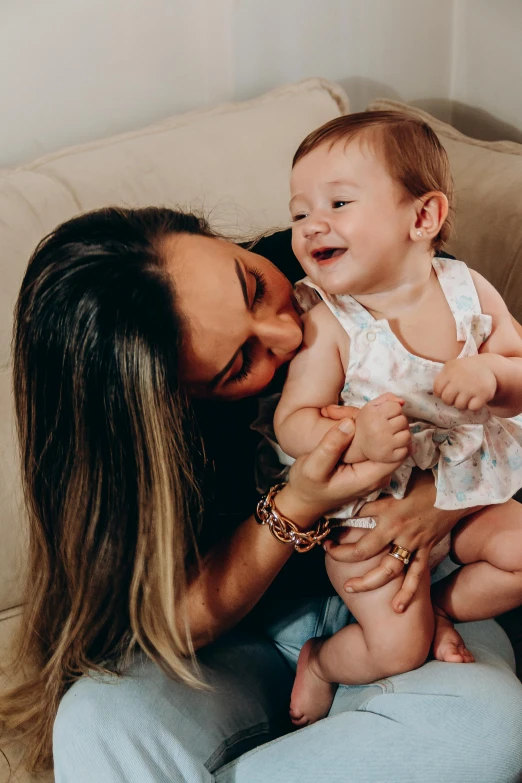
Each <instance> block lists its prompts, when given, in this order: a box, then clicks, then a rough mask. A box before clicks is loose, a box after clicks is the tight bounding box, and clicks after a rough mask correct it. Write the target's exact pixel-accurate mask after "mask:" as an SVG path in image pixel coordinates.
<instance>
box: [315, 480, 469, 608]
mask: <svg viewBox="0 0 522 783" xmlns="http://www.w3.org/2000/svg"><path fill="white" fill-rule="evenodd" d="M435 494H436V491H435V485H434V483H433V476H432V475H431V473H428V472H427V471H419V470H414V471H413V473H412V476H411V480H410V486H409V489H408V494H407V495H406V496H405V497H404V498H403V499H402V500H395V498H392V497H389V496H387V497H382V498H379V499H378V500H374V501H373V502H371V503H367V504H366V505H365V506H363V508H362V509H361V511H360V512H359V514H360V516H365V517H373V519H375V521H376V522H377V526H376V527H375V528H373V530H369V531H368V532H367V533H365V534H364V535H363V536H361V538H360V539H359V540H358V541H357V542H356V543H354V544H335V542H333V541H330V540H329V541H327V542H326V543H325V547H324V548H325V550H326V552H327V553H328V555H329V556H330V557H332V558H333V559H334V560H340V561H341V562H345V563H357V562H360V561H362V560H368V559H369V558H370V557H374V556H375V555H377V554H378V553H379V552H382V551H383V550H386V554H385V555H384V556H383V558H382V561H381V563H380V565H379V566H377V568H374V569H372V570H371V571H369V572H368V573H367V574H365V575H364V576H362V577H356V578H353V579H350V580H348V582H347V583H346V584H345V589H346V588H347V587H349V588H350V590H349V592H354V593H360V592H365V591H367V590H374V589H375V588H377V587H381V586H382V585H385V584H387V583H388V582H390V581H391V580H392V579H394V578H395V577H397V576H398V575H399V574H400V572H401V571H402V570H403V569H404V566H403V564H402V562H401V561H400V560H397V559H396V558H394V557H389V555H388V554H387V553H388V551H389V548H390V546H391V545H392V544H399V545H400V546H402V547H405V548H406V549H409V550H410V552H414V553H415V554H414V555H413V557H412V558H411V560H410V564H409V566H408V569H407V571H406V572H405V577H404V582H403V584H402V587H401V589H400V590H399V592H398V593H397V595H396V596H395V598H394V600H393V608H394V610H395V611H396V612H401V611H404V610H405V609H406V608H407V606H408V605H409V604H410V603H411V600H412V598H413V596H414V595H415V593H416V592H417V588H418V586H419V582H420V579H421V577H422V574H423V573H424V571H425V570H426V569H427V568H428V560H429V555H430V552H431V549H432V548H433V546H434V545H435V544H437V543H438V542H439V541H441V540H442V539H443V538H444V536H445V535H446V534H447V533H449V531H450V530H451V529H452V528H453V527H454V526H455V524H456V523H457V522H458V521H459V520H460V519H461V518H462V517H464V516H467V515H468V514H471V513H472V512H473V511H474V510H475V509H458V510H454V511H453V510H452V511H443V510H441V509H438V508H435V507H434V505H433V503H434V501H435Z"/></svg>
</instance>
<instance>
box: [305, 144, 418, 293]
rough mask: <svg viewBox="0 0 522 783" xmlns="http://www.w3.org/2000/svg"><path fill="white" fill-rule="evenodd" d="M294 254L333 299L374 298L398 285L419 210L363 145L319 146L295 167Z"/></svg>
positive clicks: (368, 146) (366, 146)
mask: <svg viewBox="0 0 522 783" xmlns="http://www.w3.org/2000/svg"><path fill="white" fill-rule="evenodd" d="M290 190H291V200H290V211H291V214H292V220H293V228H292V247H293V250H294V253H295V255H296V257H297V259H298V260H299V262H300V264H301V266H302V267H303V269H304V271H305V272H306V274H307V275H308V276H309V277H310V278H311V279H312V280H313V282H315V283H316V284H317V285H319V286H320V287H321V288H323V289H324V290H325V291H326V292H327V293H330V294H352V295H353V296H357V295H358V294H360V295H362V294H370V293H377V292H379V291H385V290H387V288H388V286H390V285H393V284H395V283H396V282H397V279H398V275H400V270H401V267H402V263H401V262H402V260H403V259H404V258H405V257H406V254H407V252H408V249H409V246H410V231H411V229H412V226H413V225H414V223H415V219H416V215H415V205H414V202H413V201H412V200H411V199H409V198H407V196H406V194H405V192H404V191H403V190H402V189H401V187H400V186H399V185H398V184H397V183H396V182H394V181H393V180H392V178H391V177H390V175H389V174H388V172H387V170H386V168H385V165H384V163H383V162H382V161H381V160H379V157H378V156H377V155H376V153H374V152H373V150H372V147H371V145H370V144H368V143H366V141H365V140H364V139H355V140H353V141H351V142H349V143H348V144H347V145H346V144H345V142H344V141H339V142H336V143H335V144H334V145H333V146H330V145H329V144H328V143H325V144H322V145H321V146H319V147H317V148H316V149H314V150H312V152H310V153H309V154H308V155H305V157H304V158H301V160H300V161H299V162H298V163H297V164H296V165H295V166H294V169H293V171H292V176H291V180H290Z"/></svg>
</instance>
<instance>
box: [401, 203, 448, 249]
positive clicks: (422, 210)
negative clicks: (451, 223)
mask: <svg viewBox="0 0 522 783" xmlns="http://www.w3.org/2000/svg"><path fill="white" fill-rule="evenodd" d="M415 211H416V219H415V222H414V224H413V225H412V227H411V229H410V239H411V240H412V241H413V242H419V241H422V240H426V239H429V240H432V239H435V237H436V236H438V234H439V231H440V229H441V226H442V225H443V224H444V221H445V220H446V218H447V217H448V199H447V198H446V196H445V195H444V193H441V191H440V190H432V191H430V192H429V193H426V194H425V195H424V196H422V198H420V199H418V200H417V202H416V208H415Z"/></svg>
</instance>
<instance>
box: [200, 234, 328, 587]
mask: <svg viewBox="0 0 522 783" xmlns="http://www.w3.org/2000/svg"><path fill="white" fill-rule="evenodd" d="M253 252H255V253H259V255H262V256H265V258H268V259H269V260H270V261H272V263H273V264H275V265H276V266H277V267H278V268H279V269H280V270H281V272H283V274H284V275H285V276H286V277H287V278H288V279H289V280H290V281H291V282H292V283H295V282H296V281H297V280H299V279H300V278H301V277H303V270H302V269H301V267H300V265H299V263H298V262H297V260H296V258H295V256H294V254H293V252H292V248H291V231H290V230H288V231H281V232H278V233H277V234H273V235H272V236H270V237H265V238H263V239H261V240H260V241H259V242H258V243H257V244H256V246H255V248H253ZM282 370H283V371H284V373H286V368H282ZM284 373H283V372H281V373H279V374H278V376H277V377H276V378H275V379H274V381H273V382H272V384H270V387H269V388H268V389H266V390H265V391H264V392H263V394H273V393H274V392H276V391H280V390H281V388H282V384H283V381H284ZM258 399H259V398H258V397H247V398H245V399H243V400H237V401H235V402H221V401H217V400H216V401H214V400H213V401H204V402H199V403H197V404H196V406H195V408H196V415H197V418H198V422H199V425H200V427H201V431H202V434H203V441H204V444H205V458H206V469H205V478H204V494H205V515H204V522H203V529H202V531H201V535H200V537H199V540H200V547H201V550H202V551H203V552H204V551H205V550H207V549H208V548H209V547H211V546H212V545H213V544H214V543H216V542H217V541H218V540H219V539H220V538H222V537H223V536H225V537H226V536H228V535H229V533H230V531H231V530H233V529H234V528H235V527H237V525H239V524H240V523H241V522H243V521H244V520H245V519H246V518H247V517H249V516H250V515H251V514H252V513H253V511H254V507H255V505H256V503H257V501H258V500H259V494H258V493H257V491H256V486H255V479H254V466H255V455H256V449H257V446H258V444H259V442H260V439H261V436H260V435H259V434H258V433H257V432H254V431H253V430H251V429H250V425H251V424H252V422H253V421H254V420H255V419H256V417H257V414H258ZM266 534H267V536H269V535H270V532H269V531H268V529H267V530H266ZM292 590H293V592H294V594H295V595H300V596H302V595H303V594H305V595H317V594H324V593H325V591H326V592H328V593H331V592H332V588H331V586H330V583H329V581H328V579H327V577H326V573H325V569H324V552H323V550H322V549H321V548H320V547H316V548H315V549H314V550H312V551H311V552H310V553H307V554H303V555H301V554H299V555H297V554H294V555H293V556H292V557H291V558H290V560H289V561H288V563H287V564H286V565H285V566H284V568H283V569H282V571H281V573H280V574H279V576H278V577H277V579H276V581H275V582H274V584H273V585H272V588H271V589H270V591H269V593H271V594H272V595H280V596H285V597H287V596H288V594H289V593H290V592H291V591H292Z"/></svg>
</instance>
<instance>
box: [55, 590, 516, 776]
mask: <svg viewBox="0 0 522 783" xmlns="http://www.w3.org/2000/svg"><path fill="white" fill-rule="evenodd" d="M348 621H349V617H348V613H347V610H346V608H345V606H344V604H343V603H342V602H341V600H340V599H339V598H338V597H337V596H335V597H333V598H327V599H317V600H313V601H310V602H308V603H306V604H305V605H301V606H299V607H295V605H294V607H293V611H292V612H291V613H290V614H289V613H288V612H287V611H286V609H285V607H283V606H279V607H277V608H276V610H275V611H274V612H273V613H272V614H271V615H270V616H269V617H267V616H266V615H265V622H266V628H267V631H268V633H269V635H272V637H273V639H274V641H275V645H274V644H273V643H272V642H271V641H269V640H268V639H266V638H263V637H254V636H253V635H251V634H248V633H244V632H240V631H236V632H234V633H232V634H229V635H228V636H227V637H225V638H224V639H223V640H221V641H219V642H218V643H216V644H214V645H212V646H211V647H208V648H206V649H205V650H203V651H202V652H201V654H200V656H199V660H200V663H201V669H202V673H203V675H204V677H205V679H206V680H207V682H208V683H209V684H210V685H211V686H212V690H211V691H196V690H193V689H191V688H188V687H187V686H185V685H182V684H180V683H178V682H174V681H172V680H170V679H169V678H168V677H166V676H165V675H164V674H163V673H162V672H161V671H160V670H159V669H158V668H157V667H156V666H154V665H153V664H152V663H151V662H150V661H148V660H147V659H145V658H142V657H140V658H138V659H137V660H136V661H135V663H134V664H133V666H132V667H131V669H130V671H129V672H128V674H127V675H125V676H124V677H122V678H119V679H117V678H112V677H101V678H94V677H92V678H90V677H84V678H83V679H81V680H80V681H79V682H77V683H76V684H75V685H74V686H73V687H72V688H71V689H70V690H69V692H68V693H67V694H66V696H65V697H64V699H63V700H62V702H61V705H60V709H59V711H58V716H57V718H56V722H55V726H54V758H55V776H56V783H181V782H182V781H187V783H211V782H214V783H232V782H234V783H293V782H294V781H295V782H296V783H317V781H328V783H338V782H339V783H340V781H342V782H343V783H384V781H386V783H413V782H414V781H415V782H417V783H509V782H511V781H512V782H513V783H514V781H518V780H519V779H520V774H521V772H522V685H521V684H520V682H519V681H518V680H517V679H516V677H515V675H514V673H513V669H514V660H513V652H512V650H511V646H510V644H509V641H508V639H507V637H506V636H505V634H504V632H503V631H502V630H501V629H500V627H499V626H498V625H497V624H496V623H495V622H493V621H492V620H489V621H486V622H481V623H468V624H466V625H463V626H460V627H459V630H460V632H461V633H462V635H463V636H464V638H465V640H466V643H467V645H468V646H469V648H470V649H471V650H472V651H473V653H474V655H475V658H476V663H473V664H452V663H441V662H439V661H430V662H429V663H427V664H425V665H424V666H423V667H422V668H420V669H417V670H416V671H413V672H409V673H408V674H400V675H398V676H395V677H391V678H390V679H387V680H382V681H379V682H376V683H374V684H372V685H367V686H358V687H344V686H343V687H340V688H339V689H338V691H337V695H336V697H335V700H334V703H333V706H332V710H331V712H330V715H329V717H328V718H325V719H324V720H321V721H319V722H318V723H315V724H314V725H312V726H310V727H307V728H304V729H300V730H298V731H290V727H289V725H288V722H287V721H288V718H287V715H288V705H289V697H290V690H291V687H292V680H293V671H292V665H293V664H295V661H296V660H297V655H298V653H299V650H300V648H301V646H302V645H303V643H304V642H305V641H306V639H308V638H309V637H310V636H315V635H323V634H330V633H333V632H335V631H336V630H338V629H339V628H340V627H342V626H343V625H345V624H346V623H347V622H348ZM289 664H290V665H289ZM288 732H289V733H288Z"/></svg>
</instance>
